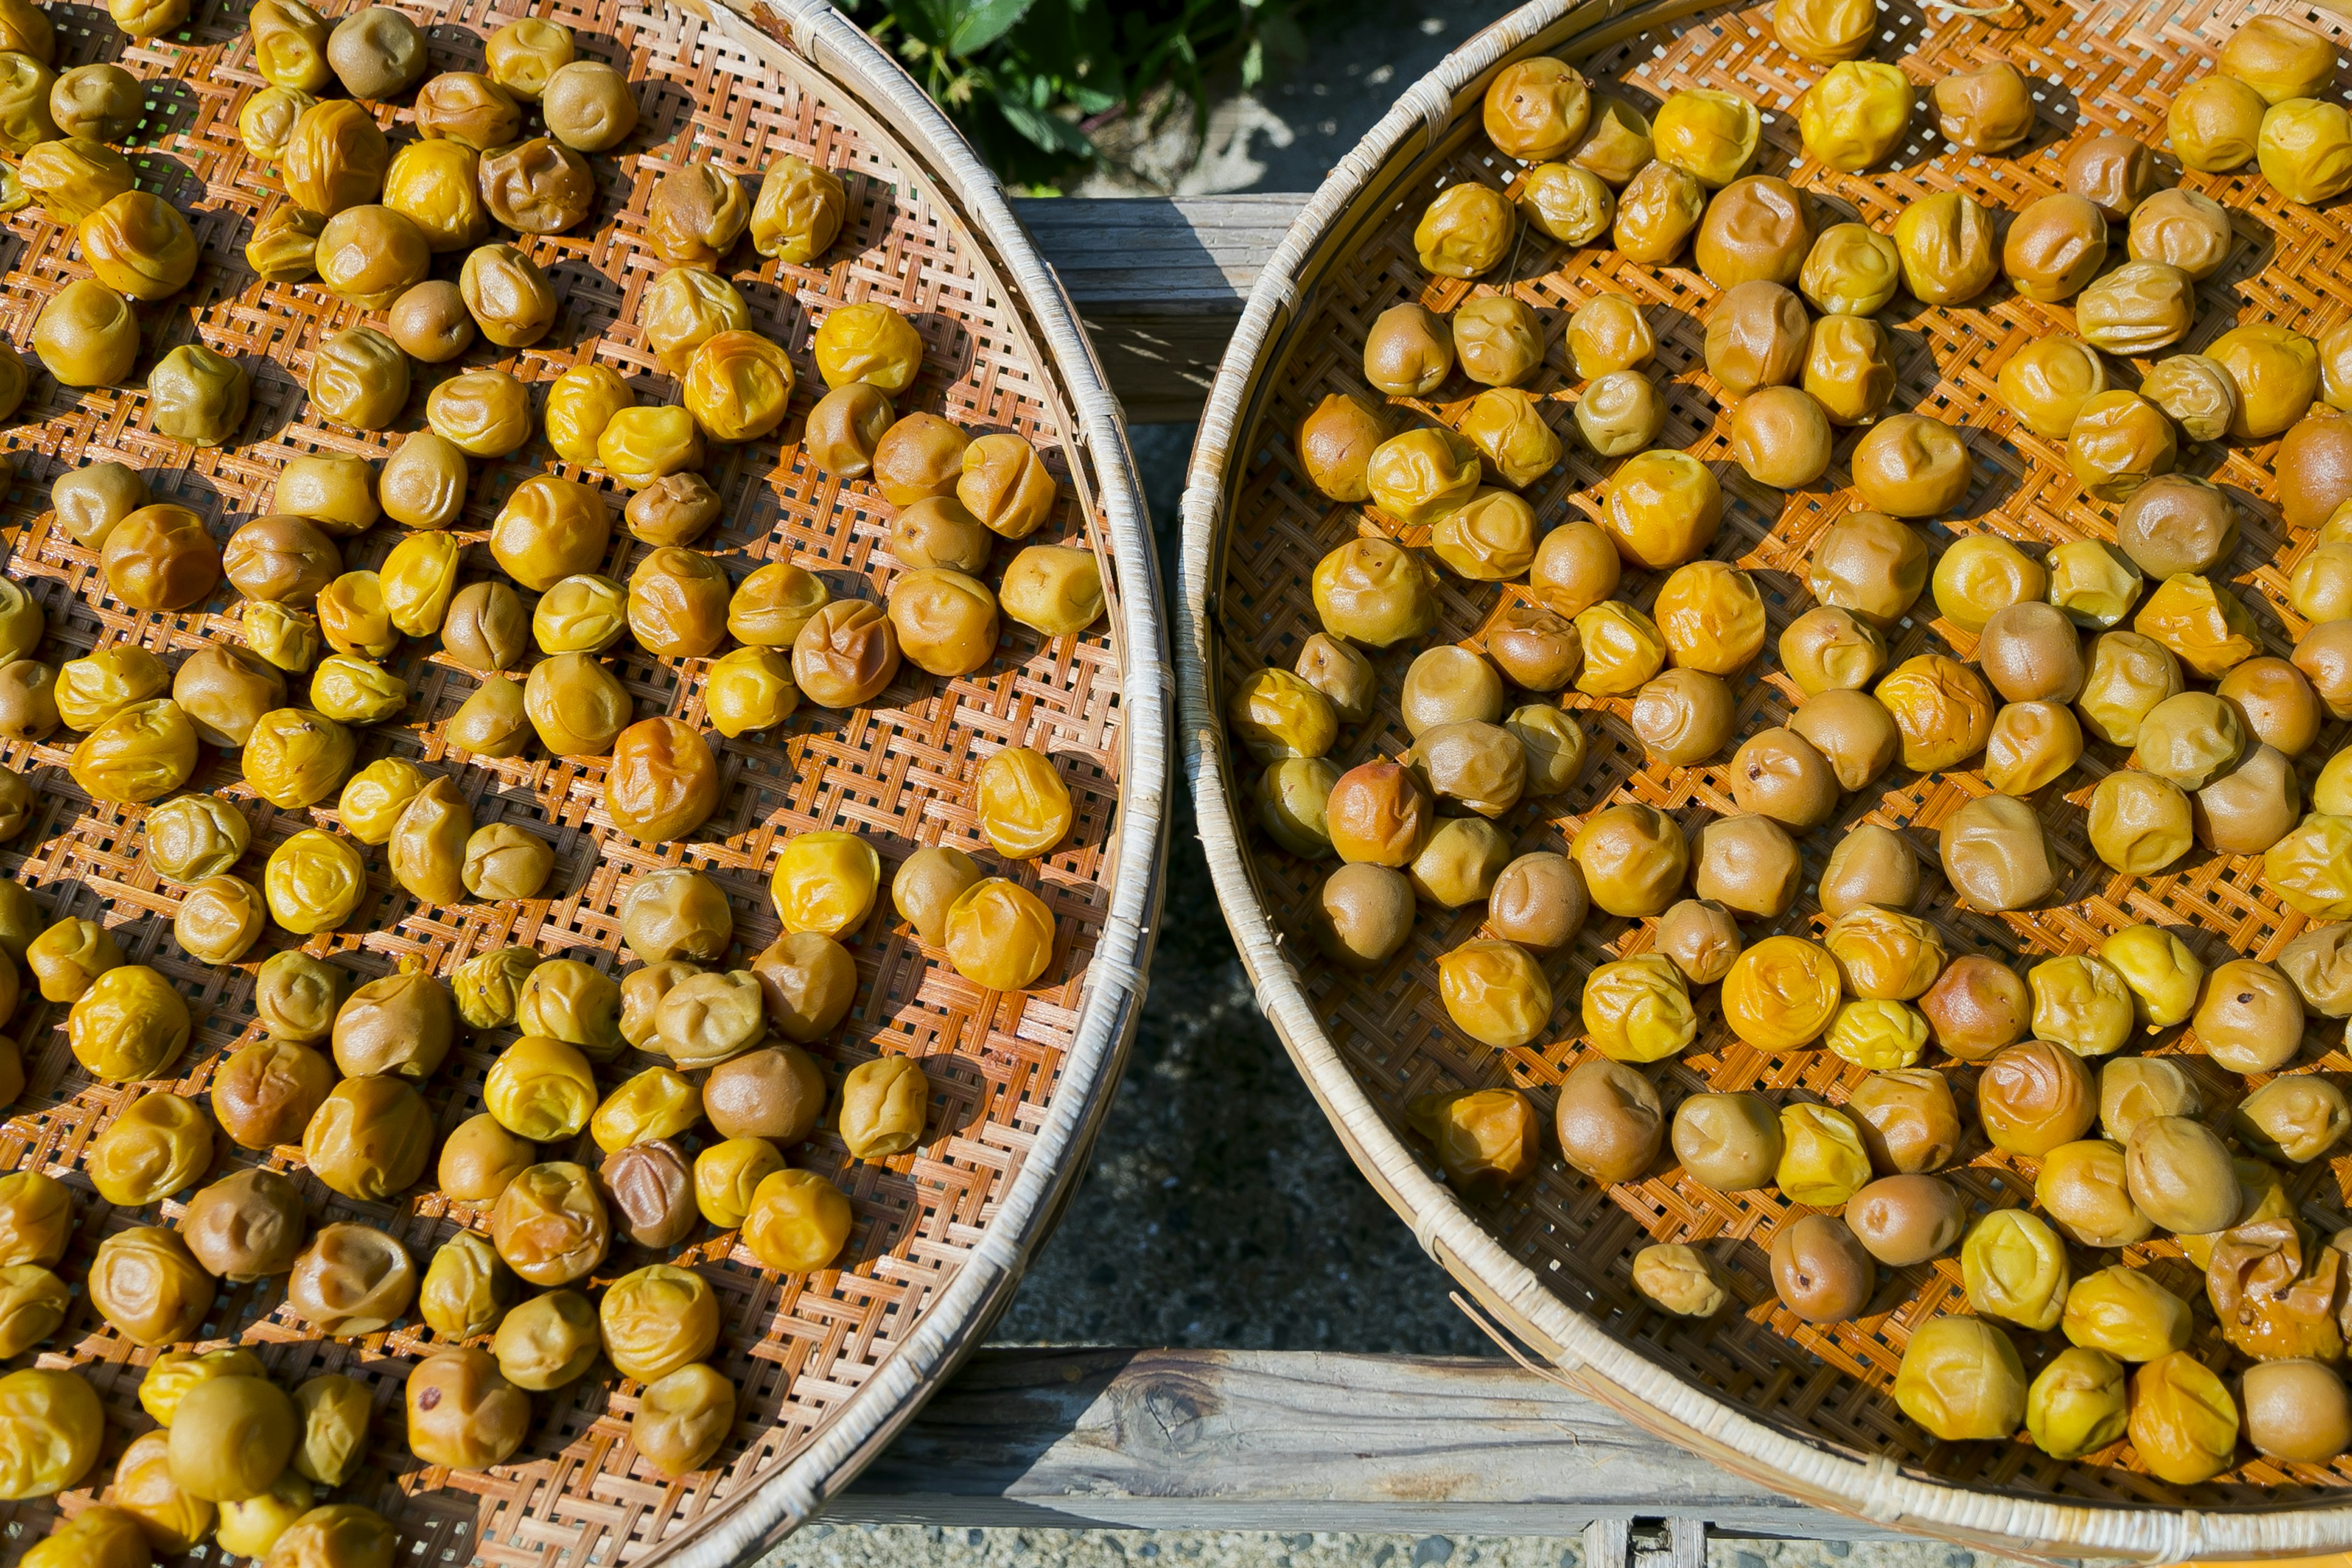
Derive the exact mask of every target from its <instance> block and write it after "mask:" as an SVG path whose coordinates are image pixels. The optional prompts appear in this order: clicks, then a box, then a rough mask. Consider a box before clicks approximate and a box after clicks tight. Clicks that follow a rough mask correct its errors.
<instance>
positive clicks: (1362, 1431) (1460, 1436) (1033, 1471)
mask: <svg viewBox="0 0 2352 1568" xmlns="http://www.w3.org/2000/svg"><path fill="white" fill-rule="evenodd" d="M825 1517H826V1518H827V1519H829V1520H832V1521H836V1522H848V1523H869V1522H870V1523H894V1524H898V1523H921V1524H951V1525H957V1526H964V1525H1017V1524H1028V1525H1042V1526H1049V1527H1062V1528H1070V1527H1076V1526H1085V1525H1100V1526H1109V1527H1114V1528H1120V1529H1179V1528H1181V1529H1195V1530H1340V1529H1345V1530H1389V1531H1446V1530H1454V1531H1463V1530H1474V1529H1475V1530H1476V1531H1479V1532H1480V1533H1483V1534H1500V1535H1572V1534H1575V1533H1577V1532H1579V1531H1582V1530H1583V1529H1584V1528H1585V1527H1586V1526H1587V1525H1588V1524H1590V1523H1592V1522H1594V1521H1603V1522H1605V1523H1607V1524H1610V1525H1612V1526H1622V1525H1623V1524H1625V1523H1627V1522H1629V1521H1634V1520H1642V1521H1653V1520H1654V1521H1663V1522H1664V1523H1665V1524H1666V1525H1667V1527H1668V1531H1667V1533H1668V1539H1669V1541H1670V1542H1672V1546H1673V1548H1674V1550H1675V1554H1676V1558H1677V1560H1678V1561H1679V1560H1680V1559H1683V1558H1686V1557H1688V1556H1689V1555H1690V1554H1691V1552H1692V1551H1693V1546H1692V1543H1693V1542H1703V1541H1704V1533H1703V1532H1702V1531H1701V1530H1700V1529H1699V1528H1698V1527H1699V1526H1701V1525H1705V1526H1707V1527H1709V1528H1711V1529H1712V1530H1713V1531H1714V1532H1715V1533H1716V1534H1718V1535H1764V1536H1800V1537H1808V1538H1822V1539H1833V1540H1868V1539H1881V1538H1886V1537H1889V1536H1890V1534H1891V1532H1889V1531H1883V1530H1880V1529H1877V1528H1875V1527H1874V1526H1871V1525H1866V1524H1861V1523H1857V1522H1856V1521H1852V1520H1848V1519H1843V1518H1841V1517H1839V1516H1837V1515H1835V1514H1831V1513H1825V1512H1822V1511H1821V1510H1816V1509H1810V1508H1806V1507H1804V1506H1803V1505H1801V1504H1799V1503H1796V1502H1792V1501H1790V1500H1789V1499H1787V1498H1784V1497H1781V1496H1780V1495H1779V1494H1777V1493H1775V1492H1772V1491H1770V1490H1768V1489H1765V1488H1763V1487H1759V1486H1757V1485H1755V1484H1754V1483H1752V1482H1749V1481H1746V1480H1742V1479H1739V1478H1738V1477H1736V1476H1733V1475H1730V1474H1727V1472H1725V1471H1723V1470H1719V1469H1717V1468H1715V1467H1714V1466H1713V1465H1710V1464H1708V1463H1707V1462H1706V1460H1704V1459H1700V1458H1694V1457H1693V1456H1691V1455H1689V1454H1687V1453H1685V1452H1684V1451H1683V1450H1681V1449H1679V1448H1676V1447H1673V1446H1672V1445H1670V1444H1667V1443H1664V1442H1661V1441H1660V1440H1658V1439H1657V1438H1655V1437H1652V1436H1649V1435H1648V1434H1646V1433H1644V1432H1643V1431H1642V1430H1641V1429H1640V1428H1638V1427H1635V1426H1632V1425H1631V1424H1629V1423H1628V1422H1626V1421H1625V1420H1624V1419H1623V1418H1622V1417H1621V1416H1619V1415H1616V1414H1615V1413H1614V1412H1612V1411H1611V1410H1609V1409H1607V1408H1606V1407H1605V1406H1602V1405H1597V1404H1595V1403H1594V1402H1593V1401H1591V1400H1590V1399H1587V1398H1585V1397H1583V1396H1582V1395H1580V1394H1572V1393H1570V1391H1568V1390H1567V1389H1565V1388H1562V1387H1560V1386H1559V1384H1555V1383H1553V1382H1551V1381H1550V1380H1549V1379H1547V1378H1544V1377H1541V1376H1539V1375H1538V1374H1536V1373H1529V1372H1527V1371H1524V1370H1522V1369H1521V1368H1519V1367H1517V1366H1514V1365H1512V1364H1511V1363H1507V1362H1503V1361H1484V1360H1476V1359H1472V1358H1468V1357H1426V1358H1424V1357H1409V1356H1373V1355H1327V1354H1321V1353H1317V1352H1274V1351H1139V1350H990V1351H982V1352H979V1353H978V1354H977V1355H975V1356H974V1357H973V1358H972V1359H971V1362H970V1363H967V1364H966V1366H965V1368H964V1370H963V1371H962V1373H960V1374H959V1375H958V1376H957V1378H956V1379H955V1381H954V1382H953V1383H951V1384H949V1385H948V1386H947V1387H946V1388H945V1389H944V1390H942V1391H941V1392H940V1394H937V1395H936V1396H935V1397H933V1399H932V1400H931V1402H930V1403H929V1405H926V1406H925V1407H924V1408H923V1410H922V1412H921V1414H920V1415H918V1416H917V1417H916V1418H915V1420H914V1421H913V1423H911V1424H910V1425H909V1426H908V1428H907V1430H906V1431H905V1432H904V1434H902V1435H901V1436H899V1438H898V1441H897V1442H896V1443H894V1444H893V1445H892V1446H891V1447H890V1448H889V1449H888V1450H887V1452H885V1453H884V1454H883V1455H882V1456H881V1457H880V1458H877V1459H876V1460H875V1461H874V1463H873V1464H872V1465H870V1466H869V1467H867V1468H866V1471H865V1473H864V1474H863V1475H862V1476H861V1477H860V1478H859V1479H858V1480H857V1482H856V1485H855V1486H853V1487H852V1488H851V1489H849V1490H848V1491H847V1492H846V1493H845V1494H844V1495H843V1496H842V1497H840V1498H839V1499H837V1500H835V1501H834V1502H833V1503H832V1504H830V1505H829V1506H828V1507H827V1509H826V1510H825ZM1604 1533H1607V1534H1608V1535H1610V1536H1611V1538H1612V1539H1616V1540H1622V1538H1623V1532H1622V1530H1617V1529H1612V1530H1609V1531H1605V1532H1604ZM1701 1550H1703V1546H1702V1547H1701Z"/></svg>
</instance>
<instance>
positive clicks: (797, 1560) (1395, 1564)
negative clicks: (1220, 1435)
mask: <svg viewBox="0 0 2352 1568" xmlns="http://www.w3.org/2000/svg"><path fill="white" fill-rule="evenodd" d="M1706 1555H1707V1568H1979V1565H1980V1564H1981V1565H1982V1568H2003V1565H2005V1564H2006V1560H2005V1559H2002V1558H1999V1557H1993V1556H1990V1555H1989V1554H1984V1553H1979V1552H1968V1551H1965V1550H1963V1549H1962V1548H1960V1547H1958V1546H1944V1545H1940V1544H1937V1543H1935V1542H1924V1541H1923V1542H1879V1541H1863V1542H1843V1541H1829V1542H1802V1541H1741V1542H1726V1541H1717V1542H1709V1543H1708V1544H1707V1553H1706ZM1583 1562H1584V1553H1583V1551H1582V1549H1581V1547H1580V1545H1579V1544H1578V1543H1577V1542H1574V1541H1550V1540H1543V1539H1539V1538H1537V1537H1532V1536H1506V1535H1461V1536H1444V1535H1422V1536H1412V1535H1375V1534H1357V1533H1354V1532H1349V1531H1314V1532H1313V1533H1307V1532H1305V1531H1301V1532H1299V1533H1297V1534H1276V1533H1275V1532H1273V1531H1209V1530H940V1529H939V1528H938V1527H937V1526H922V1525H912V1524H883V1525H860V1526H849V1527H842V1528H835V1527H834V1526H831V1525H826V1524H814V1525H811V1526H810V1527H808V1528H807V1529H806V1530H803V1531H801V1532H800V1533H799V1534H797V1535H795V1536H793V1539H792V1540H791V1541H790V1542H787V1543H786V1544H785V1546H784V1548H783V1549H782V1551H781V1552H778V1553H777V1554H776V1555H775V1556H774V1557H773V1558H772V1559H771V1560H770V1563H769V1565H768V1568H900V1565H906V1568H916V1565H920V1568H1037V1565H1038V1564H1040V1563H1053V1564H1055V1568H1136V1564H1138V1563H1152V1564H1154V1565H1155V1568H1158V1565H1160V1564H1167V1565H1170V1568H1195V1565H1197V1568H1582V1564H1583Z"/></svg>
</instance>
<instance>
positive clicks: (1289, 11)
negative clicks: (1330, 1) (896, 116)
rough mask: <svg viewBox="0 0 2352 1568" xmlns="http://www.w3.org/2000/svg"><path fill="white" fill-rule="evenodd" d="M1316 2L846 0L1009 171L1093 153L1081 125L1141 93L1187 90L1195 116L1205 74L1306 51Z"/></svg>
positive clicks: (1200, 108)
mask: <svg viewBox="0 0 2352 1568" xmlns="http://www.w3.org/2000/svg"><path fill="white" fill-rule="evenodd" d="M1323 3H1324V0H846V5H847V6H848V8H849V10H850V11H851V13H852V14H853V15H856V16H859V18H860V20H861V21H864V22H865V24H866V28H867V30H868V31H869V32H871V33H872V34H873V35H874V36H875V37H877V38H878V39H881V40H882V41H883V42H884V43H886V44H887V45H888V46H889V47H893V48H895V49H896V50H897V51H898V55H899V57H900V58H902V59H904V60H905V61H906V63H907V68H908V69H909V70H910V71H912V72H913V73H914V76H915V79H917V80H918V81H919V82H921V83H922V85H923V89H924V90H925V91H927V92H929V94H930V95H931V97H932V99H933V100H936V101H937V102H938V103H939V105H940V108H942V109H944V110H946V111H947V113H948V116H949V117H950V119H952V120H953V121H955V122H956V124H957V125H958V126H959V127H960V128H961V130H962V131H963V132H964V134H966V135H967V136H970V137H971V139H972V142H973V143H974V144H975V145H976V146H978V147H979V148H980V150H981V152H982V153H983V154H984V155H985V156H986V157H987V158H988V159H989V161H990V162H991V163H992V164H993V165H994V166H995V168H996V170H997V172H998V174H1001V175H1002V176H1003V177H1004V178H1005V179H1007V180H1008V181H1013V182H1016V183H1037V182H1041V181H1050V180H1053V179H1055V178H1057V177H1059V176H1060V175H1062V174H1066V173H1067V172H1068V171H1069V170H1070V169H1071V168H1072V167H1073V166H1076V165H1082V164H1090V163H1098V162H1099V161H1100V153H1099V152H1098V150H1097V147H1096V144H1095V139H1094V137H1093V136H1092V135H1090V134H1089V132H1090V131H1092V130H1093V129H1094V128H1096V127H1097V126H1098V125H1099V124H1100V123H1101V122H1102V121H1104V120H1105V119H1108V118H1109V117H1111V116H1113V115H1115V114H1118V113H1121V112H1132V111H1135V110H1138V109H1139V107H1141V106H1145V105H1147V104H1153V105H1156V106H1157V107H1160V108H1163V109H1164V108H1167V107H1171V106H1172V104H1173V103H1174V102H1175V101H1179V100H1181V101H1182V102H1186V103H1189V104H1190V105H1191V106H1192V112H1193V115H1194V117H1195V121H1196V123H1199V124H1202V125H1205V124H1206V121H1207V116H1208V102H1209V87H1208V79H1209V77H1210V76H1211V74H1212V73H1213V72H1216V71H1218V70H1221V69H1223V68H1227V67H1229V66H1230V67H1235V68H1238V73H1239V76H1240V80H1241V85H1242V87H1243V88H1244V89H1249V88H1253V87H1255V86H1256V85H1257V84H1258V82H1259V81H1260V80H1262V79H1264V78H1265V72H1266V68H1267V67H1268V65H1269V64H1270V63H1271V62H1272V61H1273V60H1274V59H1275V58H1277V57H1284V56H1297V55H1298V54H1300V53H1302V52H1303V50H1304V43H1305V41H1304V37H1303V35H1302V34H1301V33H1300V31H1299V26H1298V18H1299V17H1300V16H1301V15H1302V14H1304V13H1306V12H1307V11H1308V10H1311V9H1313V8H1315V7H1316V6H1318V5H1321V4H1323ZM869 12H878V13H879V15H878V16H875V17H873V19H870V20H868V19H867V14H868V13H869ZM1160 89H1169V92H1168V94H1167V95H1162V94H1161V91H1160Z"/></svg>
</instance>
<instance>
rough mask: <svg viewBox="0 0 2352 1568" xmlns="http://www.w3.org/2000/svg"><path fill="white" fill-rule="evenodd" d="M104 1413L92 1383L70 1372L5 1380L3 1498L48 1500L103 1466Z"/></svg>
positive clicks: (1, 1393) (1, 1403)
mask: <svg viewBox="0 0 2352 1568" xmlns="http://www.w3.org/2000/svg"><path fill="white" fill-rule="evenodd" d="M104 1433H105V1417H104V1413H103V1412H102V1411H101V1410H100V1406H99V1403H98V1395H97V1394H95V1393H94V1392H93V1391H92V1390H91V1388H90V1386H89V1384H87V1383H85V1382H83V1381H82V1380H81V1379H80V1378H79V1377H77V1376H75V1375H74V1374H73V1373H68V1372H55V1371H49V1370H46V1369H37V1368H26V1369H25V1370H23V1371H21V1372H13V1373H9V1374H8V1375H7V1376H5V1377H0V1434H5V1435H6V1436H8V1437H9V1438H10V1439H11V1440H10V1441H9V1442H8V1443H6V1444H5V1447H0V1452H5V1455H6V1458H5V1460H0V1498H5V1499H7V1500H11V1501H15V1500H22V1499H26V1498H38V1497H49V1496H52V1495H54V1494H55V1493H58V1492H60V1491H63V1490H65V1489H68V1487H71V1486H73V1485H75V1484H76V1483H78V1482H79V1481H80V1479H82V1477H83V1476H84V1475H86V1474H88V1473H89V1468H90V1467H91V1466H92V1465H94V1464H96V1463H97V1462H98V1449H99V1443H100V1439H101V1438H102V1437H103V1436H104Z"/></svg>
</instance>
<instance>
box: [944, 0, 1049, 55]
mask: <svg viewBox="0 0 2352 1568" xmlns="http://www.w3.org/2000/svg"><path fill="white" fill-rule="evenodd" d="M1032 3H1033V0H962V3H961V4H959V5H956V7H955V10H956V12H957V16H956V18H955V23H954V26H952V27H950V29H949V32H948V40H947V45H948V51H949V52H950V54H958V55H972V54H978V53H979V52H980V51H981V50H982V49H984V48H986V47H988V46H989V45H991V44H992V43H994V42H996V40H997V39H999V38H1001V37H1004V35H1005V34H1006V33H1007V32H1009V31H1011V30H1012V27H1013V23H1015V22H1018V21H1019V20H1021V18H1022V17H1023V16H1024V15H1026V14H1027V12H1028V10H1029V7H1030V5H1031V4H1032Z"/></svg>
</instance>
